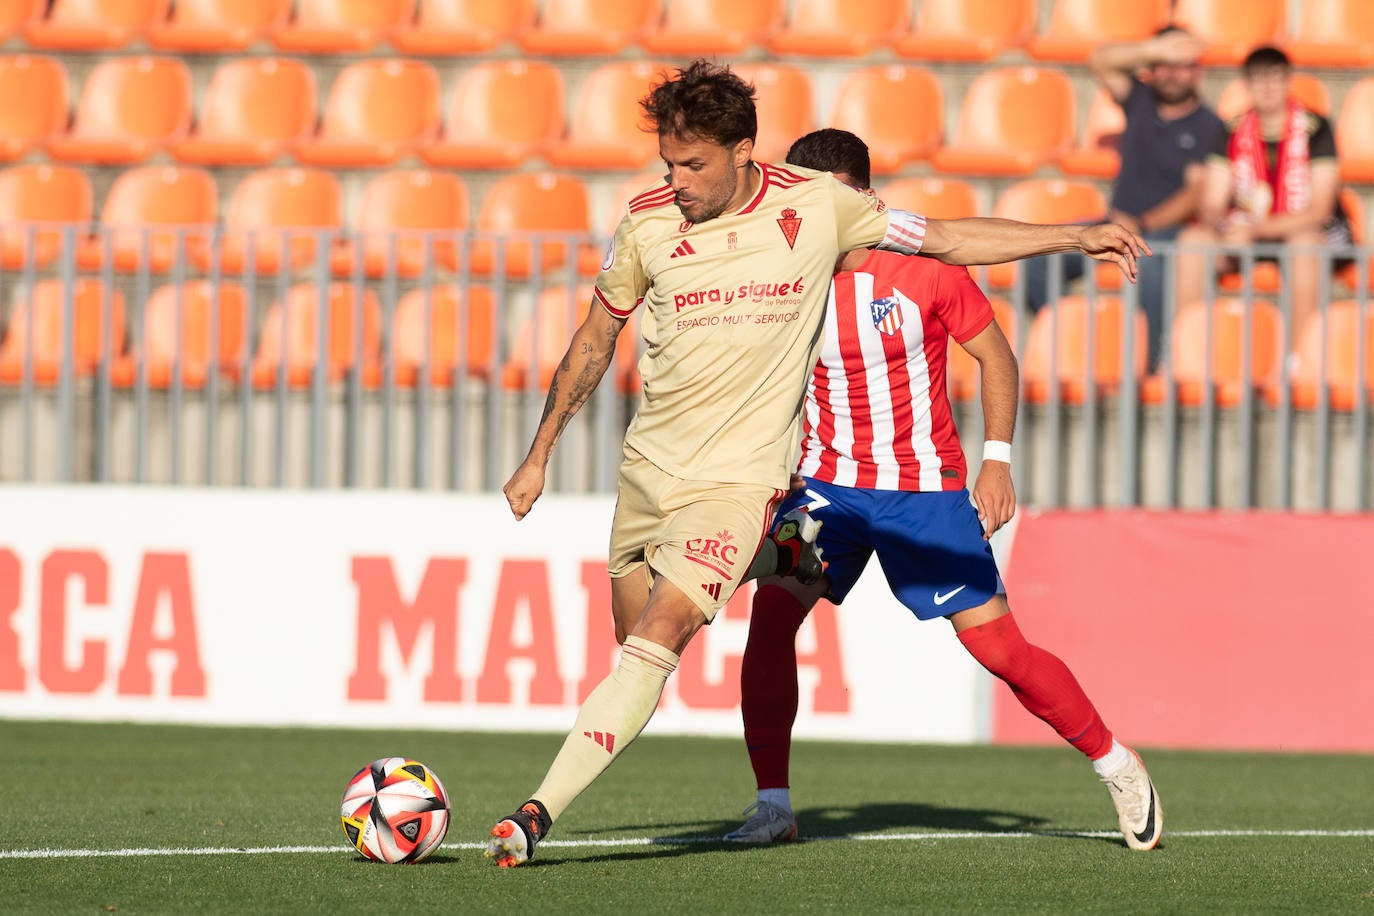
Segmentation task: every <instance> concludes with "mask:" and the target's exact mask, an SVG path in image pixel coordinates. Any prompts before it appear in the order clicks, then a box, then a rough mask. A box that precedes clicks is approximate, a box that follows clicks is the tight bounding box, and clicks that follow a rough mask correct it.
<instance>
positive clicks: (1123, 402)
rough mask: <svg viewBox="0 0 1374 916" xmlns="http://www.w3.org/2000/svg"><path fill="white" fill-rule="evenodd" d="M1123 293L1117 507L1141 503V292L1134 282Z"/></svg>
mask: <svg viewBox="0 0 1374 916" xmlns="http://www.w3.org/2000/svg"><path fill="white" fill-rule="evenodd" d="M1123 293H1124V295H1123V296H1122V303H1121V307H1122V310H1123V311H1124V312H1125V315H1126V323H1125V325H1124V326H1123V328H1122V335H1123V340H1122V345H1121V348H1122V357H1121V392H1120V397H1119V398H1118V402H1119V408H1120V415H1119V417H1118V420H1117V427H1118V428H1117V445H1118V448H1119V449H1120V451H1121V460H1120V463H1119V469H1120V473H1121V487H1120V490H1119V491H1118V495H1117V505H1118V506H1134V505H1135V504H1136V503H1137V502H1139V491H1138V488H1137V486H1136V465H1137V453H1138V450H1139V448H1140V429H1139V414H1140V386H1139V385H1137V384H1136V371H1135V370H1136V366H1135V317H1136V315H1137V314H1139V311H1138V309H1139V302H1140V293H1139V291H1138V290H1137V289H1136V286H1135V284H1134V283H1126V284H1125V288H1124V290H1123ZM1104 501H1105V500H1104Z"/></svg>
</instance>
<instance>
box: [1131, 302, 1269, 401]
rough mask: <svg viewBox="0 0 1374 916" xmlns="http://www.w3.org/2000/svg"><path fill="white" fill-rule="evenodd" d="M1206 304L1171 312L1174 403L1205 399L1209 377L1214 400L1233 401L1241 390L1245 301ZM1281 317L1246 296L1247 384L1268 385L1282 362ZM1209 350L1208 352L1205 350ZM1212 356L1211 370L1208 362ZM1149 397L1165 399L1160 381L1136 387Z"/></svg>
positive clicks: (1196, 303) (1243, 381)
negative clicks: (1247, 317)
mask: <svg viewBox="0 0 1374 916" xmlns="http://www.w3.org/2000/svg"><path fill="white" fill-rule="evenodd" d="M1207 312H1208V308H1207V306H1206V305H1205V304H1204V303H1202V302H1193V303H1190V304H1188V305H1185V306H1183V307H1182V308H1180V309H1179V310H1178V314H1176V315H1175V316H1174V322H1173V328H1172V330H1171V331H1170V333H1169V352H1170V360H1169V361H1170V363H1171V365H1172V373H1173V377H1174V380H1175V382H1176V383H1177V385H1178V389H1177V390H1178V403H1180V404H1183V405H1185V406H1189V407H1196V406H1198V405H1200V404H1202V403H1204V402H1205V401H1207V399H1208V398H1207V389H1208V383H1209V381H1210V384H1211V385H1213V386H1215V387H1214V389H1213V391H1214V392H1215V395H1214V396H1215V403H1216V404H1217V405H1218V406H1221V407H1235V406H1236V405H1237V404H1239V403H1240V402H1241V399H1242V398H1243V396H1244V390H1245V384H1246V383H1245V373H1244V359H1245V322H1246V316H1245V313H1246V309H1245V303H1244V302H1243V301H1242V300H1240V299H1217V300H1216V301H1215V302H1213V303H1212V307H1211V318H1210V321H1211V330H1210V334H1209V332H1208V327H1207V325H1208V321H1209V318H1208V315H1207ZM1282 334H1283V318H1282V316H1280V314H1279V310H1278V309H1277V308H1276V307H1275V306H1274V303H1272V302H1267V301H1265V300H1263V299H1256V300H1254V301H1253V302H1251V309H1250V382H1249V384H1250V387H1251V388H1252V389H1254V390H1258V389H1260V388H1263V387H1264V386H1266V385H1272V384H1273V383H1274V382H1275V381H1277V379H1278V377H1279V371H1280V369H1281V368H1282V362H1283V361H1282V347H1281V346H1280V341H1281V340H1282ZM1209 351H1210V356H1209ZM1209 359H1210V361H1211V374H1210V375H1209V374H1208V371H1207V363H1208V360H1209ZM1141 395H1142V397H1143V398H1144V399H1145V401H1146V402H1148V403H1159V402H1161V401H1162V400H1164V392H1163V383H1162V382H1160V381H1159V380H1158V379H1150V380H1149V381H1148V382H1147V383H1146V385H1145V386H1144V387H1143V388H1142V390H1141Z"/></svg>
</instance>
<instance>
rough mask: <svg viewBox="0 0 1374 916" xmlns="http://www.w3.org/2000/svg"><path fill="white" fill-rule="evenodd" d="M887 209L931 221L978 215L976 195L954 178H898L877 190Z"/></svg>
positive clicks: (925, 176)
mask: <svg viewBox="0 0 1374 916" xmlns="http://www.w3.org/2000/svg"><path fill="white" fill-rule="evenodd" d="M879 191H880V193H879V195H878V196H879V197H881V198H882V199H883V201H884V202H885V203H886V204H887V205H888V206H889V207H896V208H898V209H899V210H909V211H911V212H912V213H919V214H921V215H922V216H928V217H930V218H932V219H964V218H965V217H969V216H977V215H978V192H977V191H975V190H974V189H973V185H971V184H969V183H968V182H967V181H962V180H960V179H958V178H941V177H939V176H937V175H923V176H921V177H919V178H900V179H898V180H896V181H893V182H891V183H889V184H885V185H883V186H882V188H880V189H879Z"/></svg>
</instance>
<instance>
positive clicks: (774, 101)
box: [732, 62, 816, 162]
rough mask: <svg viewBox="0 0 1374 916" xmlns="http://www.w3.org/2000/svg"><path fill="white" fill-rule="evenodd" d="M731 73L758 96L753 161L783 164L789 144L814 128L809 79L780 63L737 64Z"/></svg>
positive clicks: (813, 100) (788, 65) (801, 71)
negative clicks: (750, 86)
mask: <svg viewBox="0 0 1374 916" xmlns="http://www.w3.org/2000/svg"><path fill="white" fill-rule="evenodd" d="M732 69H733V70H734V71H735V72H736V73H738V74H739V75H740V76H741V77H742V78H743V79H744V80H746V81H747V82H750V83H753V85H754V89H755V90H756V91H757V92H758V117H759V132H758V136H757V137H756V138H755V139H754V159H755V160H757V161H759V162H782V161H783V159H785V158H786V157H787V151H788V149H790V148H791V146H792V142H793V141H794V140H796V139H797V138H798V137H800V136H802V135H803V134H807V133H810V132H811V129H812V128H813V127H814V126H815V123H816V117H815V113H814V112H815V99H814V95H813V91H812V87H811V77H810V76H808V75H807V73H806V71H805V70H803V69H802V68H800V67H794V66H792V65H791V64H782V63H772V62H769V63H754V64H739V65H736V66H733V67H732Z"/></svg>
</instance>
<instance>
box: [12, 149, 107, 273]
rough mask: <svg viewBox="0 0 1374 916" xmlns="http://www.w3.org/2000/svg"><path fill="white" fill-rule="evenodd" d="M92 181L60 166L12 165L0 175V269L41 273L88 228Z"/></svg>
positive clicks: (91, 209)
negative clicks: (28, 267)
mask: <svg viewBox="0 0 1374 916" xmlns="http://www.w3.org/2000/svg"><path fill="white" fill-rule="evenodd" d="M93 207H94V203H93V202H92V196H91V180H90V179H89V178H88V177H86V173H85V172H83V171H82V170H80V169H75V168H69V167H67V166H62V165H47V164H42V165H12V166H10V167H9V168H7V169H4V170H3V171H0V267H3V268H4V269H5V270H19V269H21V268H23V267H24V266H25V265H27V264H32V265H33V266H34V267H35V268H39V269H41V268H44V267H47V266H48V265H49V264H51V263H52V262H53V261H55V260H57V258H58V256H59V255H61V253H62V249H63V246H64V245H65V244H67V242H68V240H70V244H71V245H72V247H73V249H75V247H76V245H77V244H78V242H79V241H80V240H81V239H82V238H83V237H84V236H85V234H86V232H87V231H88V229H89V227H90V222H91V215H92V212H93Z"/></svg>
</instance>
